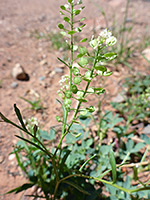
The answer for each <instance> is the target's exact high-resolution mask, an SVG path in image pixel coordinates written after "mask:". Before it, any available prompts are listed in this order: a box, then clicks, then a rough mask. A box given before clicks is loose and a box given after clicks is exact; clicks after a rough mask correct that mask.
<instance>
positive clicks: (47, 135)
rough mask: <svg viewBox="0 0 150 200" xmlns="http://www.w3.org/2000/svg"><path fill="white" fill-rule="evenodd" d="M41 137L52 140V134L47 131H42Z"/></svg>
mask: <svg viewBox="0 0 150 200" xmlns="http://www.w3.org/2000/svg"><path fill="white" fill-rule="evenodd" d="M40 136H41V137H42V139H44V140H51V136H50V134H49V133H48V132H47V131H42V130H40Z"/></svg>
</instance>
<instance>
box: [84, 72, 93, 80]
mask: <svg viewBox="0 0 150 200" xmlns="http://www.w3.org/2000/svg"><path fill="white" fill-rule="evenodd" d="M85 77H86V78H87V79H89V80H91V79H92V78H91V72H90V71H87V72H85Z"/></svg>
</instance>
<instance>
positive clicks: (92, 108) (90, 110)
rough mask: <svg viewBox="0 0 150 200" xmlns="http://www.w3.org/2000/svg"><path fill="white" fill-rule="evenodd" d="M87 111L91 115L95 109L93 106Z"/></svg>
mask: <svg viewBox="0 0 150 200" xmlns="http://www.w3.org/2000/svg"><path fill="white" fill-rule="evenodd" d="M87 110H88V111H89V112H90V113H92V112H94V111H95V107H94V106H90V107H89V108H87Z"/></svg>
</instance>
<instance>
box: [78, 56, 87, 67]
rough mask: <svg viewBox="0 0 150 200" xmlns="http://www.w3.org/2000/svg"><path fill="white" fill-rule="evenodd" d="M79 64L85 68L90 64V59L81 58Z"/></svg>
mask: <svg viewBox="0 0 150 200" xmlns="http://www.w3.org/2000/svg"><path fill="white" fill-rule="evenodd" d="M79 63H80V65H83V66H85V65H87V64H88V59H87V58H85V57H81V58H79Z"/></svg>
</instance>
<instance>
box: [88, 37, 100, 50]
mask: <svg viewBox="0 0 150 200" xmlns="http://www.w3.org/2000/svg"><path fill="white" fill-rule="evenodd" d="M98 45H99V42H98V40H97V39H92V40H91V41H90V46H91V47H92V48H93V49H96V48H97V47H98Z"/></svg>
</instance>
